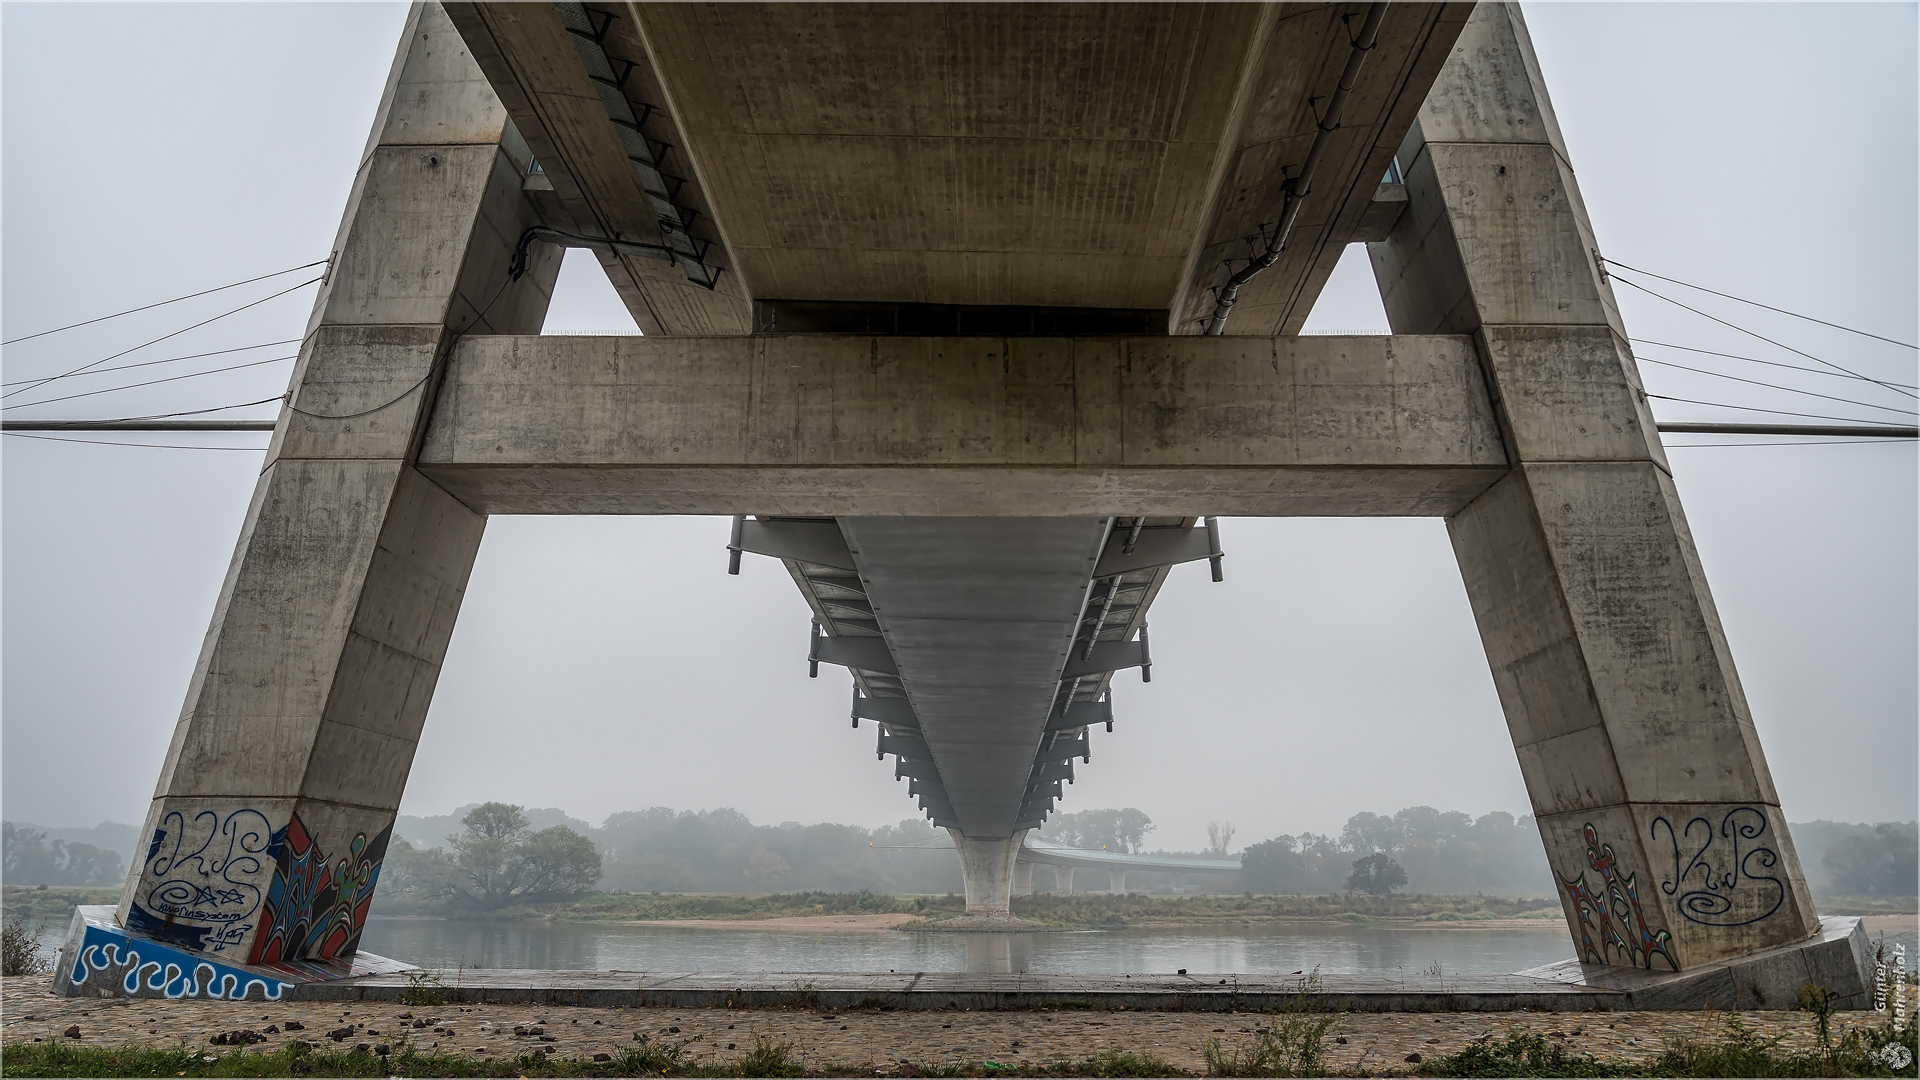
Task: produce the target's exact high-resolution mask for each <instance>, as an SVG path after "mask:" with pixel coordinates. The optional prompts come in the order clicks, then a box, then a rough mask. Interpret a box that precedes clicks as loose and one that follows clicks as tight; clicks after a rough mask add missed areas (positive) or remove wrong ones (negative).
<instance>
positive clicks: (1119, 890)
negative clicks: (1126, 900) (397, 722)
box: [1107, 870, 1127, 896]
mask: <svg viewBox="0 0 1920 1080" xmlns="http://www.w3.org/2000/svg"><path fill="white" fill-rule="evenodd" d="M1107 892H1109V893H1111V894H1112V895H1114V896H1125V895H1126V894H1127V872H1126V871H1125V870H1109V871H1107Z"/></svg>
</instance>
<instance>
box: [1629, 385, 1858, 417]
mask: <svg viewBox="0 0 1920 1080" xmlns="http://www.w3.org/2000/svg"><path fill="white" fill-rule="evenodd" d="M1641 393H1643V394H1645V393H1646V391H1644V390H1643V391H1641ZM1647 396H1648V397H1650V398H1658V399H1659V400H1661V401H1679V402H1684V403H1685V404H1688V405H1706V406H1708V407H1710V408H1715V409H1739V410H1740V411H1741V412H1763V413H1772V414H1773V415H1775V416H1804V417H1806V418H1807V419H1809V420H1840V421H1844V422H1846V423H1851V424H1859V423H1866V422H1868V421H1863V420H1861V419H1860V418H1859V417H1857V416H1822V415H1821V414H1819V413H1810V412H1788V411H1787V410H1785V409H1761V408H1757V407H1755V406H1752V405H1727V404H1723V403H1721V402H1718V401H1695V400H1694V399H1692V398H1683V397H1668V396H1667V395H1665V394H1647Z"/></svg>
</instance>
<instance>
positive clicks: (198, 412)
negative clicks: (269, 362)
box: [120, 394, 287, 421]
mask: <svg viewBox="0 0 1920 1080" xmlns="http://www.w3.org/2000/svg"><path fill="white" fill-rule="evenodd" d="M286 399H287V395H285V394H275V395H274V396H272V397H269V398H261V399H260V400H259V401H241V402H237V403H235V404H232V405H215V406H214V407H213V408H211V409H184V410H182V411H180V412H164V413H152V414H149V415H147V416H123V417H121V418H120V419H121V420H126V421H133V420H165V419H167V418H168V417H173V416H204V415H206V414H207V413H210V412H226V411H227V410H228V409H244V408H246V407H248V406H250V405H265V404H266V403H267V402H269V401H281V402H284V401H286Z"/></svg>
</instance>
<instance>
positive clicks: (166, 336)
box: [0, 278, 320, 398]
mask: <svg viewBox="0 0 1920 1080" xmlns="http://www.w3.org/2000/svg"><path fill="white" fill-rule="evenodd" d="M319 280H320V279H319V278H309V279H307V280H306V281H303V282H301V283H300V284H298V285H290V286H288V287H287V288H284V289H281V290H280V291H279V292H277V293H274V294H273V295H272V296H263V297H261V298H260V299H258V300H255V301H253V302H251V303H246V304H241V305H240V306H239V307H237V308H234V309H233V310H232V311H223V312H221V313H220V314H218V315H215V316H214V317H213V318H211V319H202V320H200V321H199V322H197V323H194V324H193V325H192V326H189V327H187V328H186V329H183V330H175V331H174V332H173V333H171V334H162V335H161V336H159V337H157V338H154V339H153V340H152V341H149V342H146V343H145V344H141V345H135V346H134V347H133V348H131V349H122V350H120V351H119V352H117V353H114V354H113V355H112V356H103V357H101V358H100V359H98V360H95V361H94V362H93V363H91V364H82V365H80V366H79V367H77V368H74V369H73V370H72V371H68V372H63V373H61V374H59V375H49V376H47V377H46V378H44V379H33V380H29V381H28V383H27V385H25V386H22V387H20V388H19V389H17V390H9V391H7V392H6V393H4V394H0V398H10V397H12V396H13V395H15V394H22V393H25V392H27V391H28V390H31V389H33V388H34V387H36V386H44V385H45V384H47V383H50V382H53V381H54V380H55V379H64V378H67V377H69V376H72V375H78V374H80V373H81V372H83V371H90V370H92V369H93V368H97V367H99V366H100V365H101V364H104V363H106V362H107V361H109V360H118V359H120V358H121V357H123V356H125V355H127V354H128V353H135V352H139V351H140V350H141V349H144V348H146V347H147V346H148V345H158V344H160V343H161V342H163V341H166V340H167V339H169V338H177V337H179V336H180V335H181V334H184V333H186V332H187V331H188V330H198V329H200V328H201V327H203V326H206V325H207V324H209V323H216V322H219V321H220V320H221V319H224V318H226V317H227V316H229V315H238V314H240V313H241V312H243V311H245V310H247V309H248V308H251V307H259V306H260V305H261V304H264V303H266V302H267V301H269V300H272V299H274V298H276V297H281V296H285V295H287V294H288V293H290V292H293V291H294V290H295V289H304V288H306V287H307V286H309V285H312V284H313V283H315V282H317V281H319Z"/></svg>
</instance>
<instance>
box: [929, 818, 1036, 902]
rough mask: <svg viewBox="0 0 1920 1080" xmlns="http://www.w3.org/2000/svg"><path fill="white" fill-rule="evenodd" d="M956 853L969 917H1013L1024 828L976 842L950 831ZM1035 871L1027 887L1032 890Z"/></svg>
mask: <svg viewBox="0 0 1920 1080" xmlns="http://www.w3.org/2000/svg"><path fill="white" fill-rule="evenodd" d="M947 832H948V833H950V834H952V836H953V847H954V850H955V851H957V852H959V854H960V874H961V877H962V879H963V880H964V881H965V882H966V891H967V914H969V915H985V916H988V917H990V918H997V919H1005V918H1011V917H1012V914H1013V904H1012V900H1013V878H1014V867H1015V866H1017V865H1018V859H1019V856H1020V844H1021V842H1022V841H1024V840H1025V839H1026V838H1027V830H1026V829H1021V830H1020V831H1019V832H1016V833H1014V834H1013V835H1012V836H1010V837H1006V838H1005V839H988V840H976V839H973V838H972V837H969V836H965V835H963V834H962V833H961V832H960V830H959V829H954V828H949V829H948V830H947ZM1032 885H1033V879H1032V871H1031V870H1029V871H1028V878H1027V887H1028V890H1029V891H1031V890H1032Z"/></svg>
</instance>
